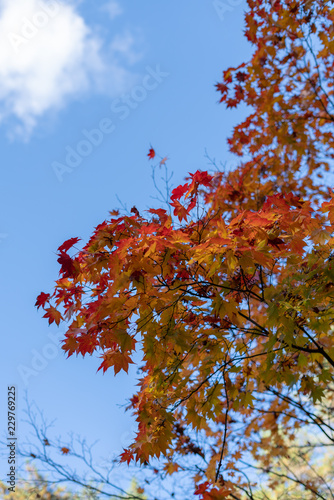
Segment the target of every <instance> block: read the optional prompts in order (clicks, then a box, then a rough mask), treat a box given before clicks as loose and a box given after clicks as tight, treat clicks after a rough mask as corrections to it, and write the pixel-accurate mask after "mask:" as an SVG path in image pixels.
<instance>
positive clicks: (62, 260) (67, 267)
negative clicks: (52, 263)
mask: <svg viewBox="0 0 334 500" xmlns="http://www.w3.org/2000/svg"><path fill="white" fill-rule="evenodd" d="M57 262H59V264H60V265H61V269H60V271H59V272H60V273H62V274H63V276H64V278H71V277H73V276H74V275H75V273H76V269H75V266H74V262H73V260H72V259H71V257H70V256H69V255H68V254H67V253H65V252H61V254H60V255H59V258H58V259H57Z"/></svg>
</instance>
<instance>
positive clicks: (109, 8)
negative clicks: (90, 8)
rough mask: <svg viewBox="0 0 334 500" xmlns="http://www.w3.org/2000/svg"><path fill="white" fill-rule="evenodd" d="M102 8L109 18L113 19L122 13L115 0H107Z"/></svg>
mask: <svg viewBox="0 0 334 500" xmlns="http://www.w3.org/2000/svg"><path fill="white" fill-rule="evenodd" d="M102 10H104V11H105V12H108V14H109V17H110V19H115V17H117V16H119V15H120V14H122V12H123V11H122V9H121V6H120V5H119V3H118V2H116V0H109V2H108V3H106V4H105V5H103V6H102Z"/></svg>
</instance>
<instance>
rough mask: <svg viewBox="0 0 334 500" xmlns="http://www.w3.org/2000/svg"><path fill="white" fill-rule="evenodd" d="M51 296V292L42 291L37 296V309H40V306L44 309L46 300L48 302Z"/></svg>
mask: <svg viewBox="0 0 334 500" xmlns="http://www.w3.org/2000/svg"><path fill="white" fill-rule="evenodd" d="M50 297H51V295H50V294H49V293H44V292H41V293H40V294H39V296H38V297H37V300H36V304H35V307H37V309H39V308H40V307H43V309H44V306H45V304H46V302H48V300H49V298H50Z"/></svg>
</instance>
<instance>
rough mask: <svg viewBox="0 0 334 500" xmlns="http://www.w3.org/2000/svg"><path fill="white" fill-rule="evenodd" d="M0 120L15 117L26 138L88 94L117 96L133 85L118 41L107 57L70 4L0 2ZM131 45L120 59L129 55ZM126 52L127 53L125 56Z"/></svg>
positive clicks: (46, 0) (25, 0)
mask: <svg viewBox="0 0 334 500" xmlns="http://www.w3.org/2000/svg"><path fill="white" fill-rule="evenodd" d="M0 8H1V11H0V46H1V51H0V120H4V119H6V118H14V119H15V122H16V126H15V134H16V135H17V134H20V135H21V136H23V137H24V138H25V139H27V138H29V136H30V135H31V133H32V131H33V130H34V128H35V126H36V125H37V123H38V120H39V119H40V118H42V117H43V116H44V115H45V114H46V113H48V112H54V111H55V110H58V109H59V108H61V107H62V106H64V105H65V104H66V102H68V100H69V99H70V98H76V97H78V96H79V95H82V93H85V92H88V91H97V92H102V93H108V94H109V95H111V96H113V95H117V94H118V93H120V92H122V91H124V90H126V88H128V87H129V86H130V85H132V84H133V83H134V76H133V75H132V73H130V72H129V71H128V70H127V69H126V68H125V67H124V64H122V62H121V60H120V57H119V54H120V48H119V47H118V46H117V45H118V44H119V43H118V42H117V40H119V38H118V37H116V38H115V40H116V42H117V43H116V46H115V47H112V44H111V51H110V50H109V53H106V52H105V50H104V47H103V41H102V40H101V39H99V38H98V36H96V35H94V34H93V33H92V32H91V30H90V28H89V27H88V26H87V24H86V23H85V20H84V19H83V18H82V17H81V16H80V15H79V14H78V12H76V10H75V7H74V5H71V4H68V3H67V4H65V3H62V2H60V1H57V0H0ZM131 45H132V44H131V43H128V45H127V47H125V46H124V47H123V48H124V51H123V56H127V59H128V62H129V61H130V60H129V54H131ZM127 50H128V53H127Z"/></svg>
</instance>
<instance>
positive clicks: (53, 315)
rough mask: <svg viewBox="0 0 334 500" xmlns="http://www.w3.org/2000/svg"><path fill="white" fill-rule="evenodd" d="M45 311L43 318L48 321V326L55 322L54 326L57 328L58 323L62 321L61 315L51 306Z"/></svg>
mask: <svg viewBox="0 0 334 500" xmlns="http://www.w3.org/2000/svg"><path fill="white" fill-rule="evenodd" d="M45 311H46V312H45V314H44V316H43V318H47V319H48V320H49V325H51V324H52V323H53V322H55V323H56V325H58V326H59V323H60V321H61V320H62V319H63V317H62V315H61V313H60V312H59V311H57V309H56V308H55V307H53V306H50V307H47V308H46V309H45Z"/></svg>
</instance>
